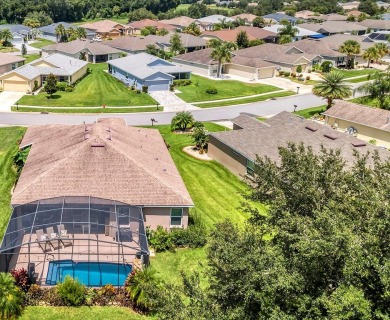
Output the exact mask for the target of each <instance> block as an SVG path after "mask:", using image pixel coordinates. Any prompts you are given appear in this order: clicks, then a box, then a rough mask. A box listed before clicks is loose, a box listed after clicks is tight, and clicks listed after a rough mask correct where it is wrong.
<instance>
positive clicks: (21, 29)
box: [0, 24, 31, 35]
mask: <svg viewBox="0 0 390 320" xmlns="http://www.w3.org/2000/svg"><path fill="white" fill-rule="evenodd" d="M1 29H9V31H11V33H19V34H23V35H28V34H29V33H30V31H31V28H30V27H27V26H24V25H22V24H0V30H1Z"/></svg>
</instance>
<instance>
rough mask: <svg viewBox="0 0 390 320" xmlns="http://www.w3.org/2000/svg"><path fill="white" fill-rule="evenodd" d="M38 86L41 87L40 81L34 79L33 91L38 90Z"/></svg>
mask: <svg viewBox="0 0 390 320" xmlns="http://www.w3.org/2000/svg"><path fill="white" fill-rule="evenodd" d="M38 88H39V84H38V81H37V80H35V81H34V88H33V91H37V90H38Z"/></svg>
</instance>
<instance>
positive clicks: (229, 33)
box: [202, 26, 277, 42]
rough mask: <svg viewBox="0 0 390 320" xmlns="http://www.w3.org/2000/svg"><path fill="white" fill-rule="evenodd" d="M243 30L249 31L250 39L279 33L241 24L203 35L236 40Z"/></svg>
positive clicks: (264, 37)
mask: <svg viewBox="0 0 390 320" xmlns="http://www.w3.org/2000/svg"><path fill="white" fill-rule="evenodd" d="M241 31H245V32H246V33H247V35H248V39H249V40H256V39H267V38H268V39H272V38H275V37H277V34H276V33H274V32H271V31H267V30H264V29H261V28H257V27H249V26H240V27H238V28H236V29H232V30H218V31H206V32H204V33H203V34H202V37H209V36H213V37H216V38H219V39H221V40H222V41H230V42H236V40H237V35H238V34H239V33H240V32H241Z"/></svg>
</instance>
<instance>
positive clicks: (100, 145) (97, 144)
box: [91, 138, 106, 148]
mask: <svg viewBox="0 0 390 320" xmlns="http://www.w3.org/2000/svg"><path fill="white" fill-rule="evenodd" d="M105 146H106V145H105V143H104V142H103V141H102V140H100V139H99V138H96V139H95V140H94V141H93V142H92V143H91V147H92V148H104V147H105Z"/></svg>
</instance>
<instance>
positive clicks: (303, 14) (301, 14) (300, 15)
mask: <svg viewBox="0 0 390 320" xmlns="http://www.w3.org/2000/svg"><path fill="white" fill-rule="evenodd" d="M315 15H316V13H315V12H314V11H310V10H301V11H297V12H295V18H297V19H303V20H310V19H311V18H312V17H313V16H315Z"/></svg>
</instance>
